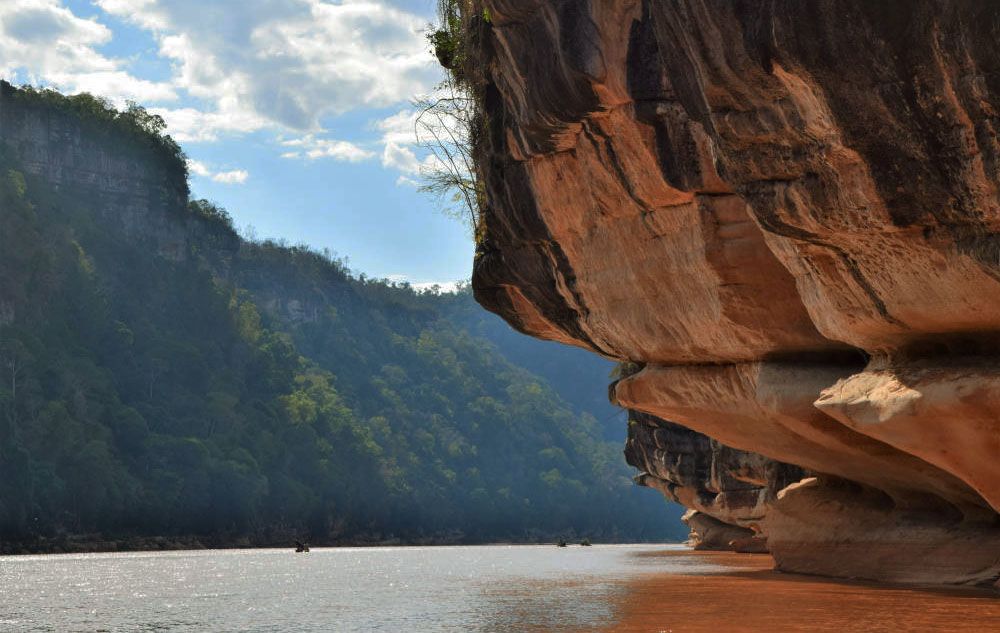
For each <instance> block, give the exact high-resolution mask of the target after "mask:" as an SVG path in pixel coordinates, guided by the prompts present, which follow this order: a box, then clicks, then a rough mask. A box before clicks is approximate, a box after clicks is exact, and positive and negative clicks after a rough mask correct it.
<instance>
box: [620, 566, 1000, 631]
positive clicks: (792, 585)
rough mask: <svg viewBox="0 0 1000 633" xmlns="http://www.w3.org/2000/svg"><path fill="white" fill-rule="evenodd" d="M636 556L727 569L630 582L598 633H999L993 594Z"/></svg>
mask: <svg viewBox="0 0 1000 633" xmlns="http://www.w3.org/2000/svg"><path fill="white" fill-rule="evenodd" d="M638 555H640V556H644V557H650V556H652V557H655V558H659V559H661V560H664V561H674V560H677V559H690V558H697V559H698V560H699V561H701V562H711V563H715V564H717V565H719V566H724V567H728V568H730V570H729V571H727V572H725V573H722V574H718V573H711V574H673V573H660V574H655V575H652V576H647V577H643V578H633V579H631V580H629V581H628V582H627V583H626V587H624V588H623V590H622V592H621V593H620V594H619V595H618V598H617V602H616V605H615V616H616V617H615V619H614V621H613V622H611V623H609V624H608V625H607V626H605V627H604V628H603V630H604V631H609V632H610V631H614V632H615V633H627V632H633V631H634V632H637V633H638V632H643V633H646V632H657V633H659V632H662V633H668V632H670V633H721V632H725V633H751V632H752V633H757V632H760V631H782V632H785V631H788V632H796V631H802V632H809V633H825V632H831V633H833V632H837V633H853V632H857V633H879V632H885V633H896V632H899V631H913V632H918V631H919V632H921V633H925V632H931V631H948V632H951V631H955V632H961V631H968V632H970V633H972V632H976V633H987V632H994V631H996V632H1000V599H998V598H1000V597H998V594H996V593H994V592H992V591H984V590H976V589H960V588H914V587H898V586H885V585H875V584H869V583H859V582H846V581H833V580H829V579H822V578H816V577H811V576H801V575H797V574H781V573H777V572H774V571H771V559H770V557H769V556H759V555H758V556H753V555H746V554H742V555H741V554H730V553H722V552H698V553H694V552H677V551H673V552H658V553H648V552H642V553H639V554H638ZM668 566H669V565H668Z"/></svg>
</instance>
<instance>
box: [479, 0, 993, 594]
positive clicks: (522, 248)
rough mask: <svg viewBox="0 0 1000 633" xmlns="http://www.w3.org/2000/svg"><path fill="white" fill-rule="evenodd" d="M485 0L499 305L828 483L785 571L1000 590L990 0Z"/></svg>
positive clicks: (490, 242)
mask: <svg viewBox="0 0 1000 633" xmlns="http://www.w3.org/2000/svg"><path fill="white" fill-rule="evenodd" d="M482 8H484V9H486V10H487V11H486V13H487V14H488V15H489V24H488V25H487V28H486V29H485V33H484V35H483V37H482V41H481V42H480V47H479V50H477V51H476V54H477V55H479V57H480V58H481V59H480V60H479V61H480V62H481V67H482V68H485V69H486V78H485V82H484V85H482V86H480V87H479V89H480V90H481V91H482V97H483V99H482V100H483V103H484V109H485V112H484V113H483V114H484V117H483V119H484V124H485V126H486V134H485V135H484V137H483V141H482V142H481V143H480V146H479V147H477V152H478V155H479V170H480V173H481V175H482V179H483V182H484V185H485V190H486V201H487V202H486V208H485V210H484V217H483V221H484V225H485V233H484V237H483V240H482V243H481V245H480V248H479V251H478V252H477V258H476V264H475V270H474V276H473V286H474V289H475V292H476V297H477V299H478V300H479V301H480V303H482V304H483V305H484V306H486V307H487V308H488V309H490V310H493V311H495V312H497V313H498V314H500V315H502V316H503V317H504V318H506V319H507V320H508V321H509V322H510V323H511V324H512V325H514V326H515V327H516V328H518V329H520V330H522V331H524V332H526V333H528V334H531V335H534V336H539V337H542V338H548V339H552V340H558V341H562V342H565V343H569V344H573V345H578V346H581V347H585V348H588V349H592V350H594V351H596V352H598V353H600V354H603V355H605V356H607V357H610V358H616V359H621V360H628V361H632V362H635V363H638V364H640V365H641V367H642V369H641V371H638V372H637V373H635V374H633V375H631V376H628V377H626V378H624V379H622V380H620V381H619V382H618V383H616V384H615V385H614V386H613V388H612V390H613V396H614V398H615V399H616V400H617V402H618V403H619V404H621V405H622V406H625V407H628V408H629V409H633V410H636V411H643V412H646V413H649V414H652V415H654V416H656V417H658V418H661V419H665V420H671V421H673V422H676V423H678V424H680V425H683V426H684V427H686V428H688V429H691V430H693V431H696V432H698V433H701V434H704V435H706V436H708V437H710V438H713V439H714V440H717V441H718V442H721V443H723V444H724V445H726V446H729V447H732V448H733V449H737V450H740V451H748V452H753V453H759V454H760V455H763V456H766V457H767V458H770V459H771V460H776V461H778V462H783V463H787V464H794V465H796V466H799V467H801V468H803V469H805V470H807V471H809V472H810V473H811V474H813V475H814V476H813V477H810V478H808V479H805V480H803V481H802V482H799V483H795V484H793V485H791V486H788V487H786V488H785V489H784V490H782V491H781V492H780V493H775V494H774V500H773V503H769V506H768V507H769V509H768V511H767V512H766V516H765V517H764V518H763V520H762V522H761V530H762V531H763V533H764V534H765V535H766V537H767V542H768V548H769V549H770V551H771V552H772V554H773V555H774V557H775V560H776V562H777V565H778V567H779V568H781V569H786V570H794V571H801V572H809V573H817V574H826V575H833V576H848V577H861V578H869V579H875V580H891V581H918V582H949V583H983V582H991V581H994V580H996V579H997V578H998V577H1000V520H998V513H997V511H998V509H1000V467H998V464H1000V390H998V388H997V387H998V382H997V380H998V377H997V374H998V371H1000V370H998V369H997V367H998V366H1000V363H998V361H1000V195H998V190H1000V140H998V138H997V130H998V128H1000V6H998V5H995V4H993V3H980V2H973V1H971V0H959V1H956V2H945V1H944V0H938V1H933V0H915V1H913V2H878V3H873V2H865V1H863V0H826V1H824V2H810V3H802V2H794V1H792V0H774V1H772V2H767V3H763V2H750V1H743V0H729V1H723V0H718V1H704V0H702V1H698V0H690V1H686V0H679V1H677V2H653V1H650V0H646V1H643V0H604V1H598V0H579V1H570V0H563V1H556V2H550V1H542V0H483V7H482ZM642 433H647V431H642ZM647 435H648V433H647ZM651 437H652V440H653V442H654V444H655V437H656V433H655V430H654V431H653V433H652V436H651ZM649 439H650V438H649V437H645V439H643V440H641V441H643V442H647V441H648V440H649ZM696 444H697V445H698V446H699V447H700V448H698V449H697V450H698V451H702V450H705V444H704V442H701V443H696ZM710 446H711V444H709V447H710ZM706 459H707V458H706ZM654 461H655V460H654ZM643 463H646V462H643ZM648 465H649V466H650V467H651V468H652V467H654V466H655V464H653V463H649V464H648ZM661 466H662V464H661ZM654 470H655V468H654ZM668 470H669V469H668ZM696 470H697V469H696ZM646 472H647V474H650V475H654V472H653V471H651V470H648V469H646ZM661 474H663V475H664V476H663V477H659V476H657V479H658V480H659V481H671V480H670V478H669V477H667V476H666V475H668V474H669V473H668V472H667V471H662V472H661ZM698 479H699V481H705V480H704V478H701V477H699V478H698ZM672 485H677V482H672ZM699 486H701V485H700V484H699ZM682 487H683V486H682ZM702 488H704V486H701V487H698V486H695V487H692V492H691V496H690V499H691V500H689V501H688V502H685V503H686V504H687V505H688V506H689V507H692V508H695V509H698V510H699V511H701V509H700V508H698V507H697V506H698V504H701V503H702V502H701V496H699V495H698V494H696V493H695V491H697V490H701V489H702ZM663 489H664V490H665V491H667V492H668V494H670V495H674V496H677V493H676V492H671V490H672V489H671V488H670V487H669V486H667V487H664V488H663ZM719 492H720V493H721V491H719ZM685 494H687V493H685ZM678 498H679V497H678ZM706 515H707V516H713V515H711V514H710V513H706ZM723 521H725V520H724V519H723Z"/></svg>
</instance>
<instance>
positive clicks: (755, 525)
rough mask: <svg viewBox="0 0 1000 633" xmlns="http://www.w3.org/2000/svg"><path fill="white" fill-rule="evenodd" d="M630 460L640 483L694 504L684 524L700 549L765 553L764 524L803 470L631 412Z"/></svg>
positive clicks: (627, 452) (676, 500)
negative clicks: (778, 495)
mask: <svg viewBox="0 0 1000 633" xmlns="http://www.w3.org/2000/svg"><path fill="white" fill-rule="evenodd" d="M625 459H626V460H627V461H628V463H629V464H630V465H632V466H635V467H636V468H637V469H638V470H639V475H637V476H636V483H638V484H640V485H643V486H649V487H651V488H655V489H657V490H659V491H660V492H662V493H663V495H664V496H665V497H667V498H668V499H670V500H671V501H675V502H677V503H679V504H681V505H683V506H685V507H687V508H690V510H689V511H688V513H687V514H685V515H684V517H683V518H684V522H685V523H687V525H688V527H689V528H690V529H691V537H690V542H691V544H692V545H694V547H695V549H721V550H730V549H735V550H738V551H761V550H763V549H764V541H763V534H762V532H761V524H762V522H763V521H764V518H765V516H766V515H767V511H768V508H769V506H770V505H771V504H772V503H774V501H775V497H776V496H777V493H778V491H780V490H782V489H783V488H785V487H786V486H788V485H789V484H791V483H795V482H797V481H799V480H800V479H802V478H803V477H804V476H805V473H804V472H803V471H802V469H801V468H799V467H797V466H792V465H790V464H783V463H781V462H777V461H775V460H773V459H769V458H767V457H764V456H763V455H759V454H757V453H748V452H746V451H739V450H736V449H733V448H730V447H728V446H725V445H724V444H721V443H719V442H718V441H716V440H713V439H711V438H709V437H708V436H706V435H702V434H701V433H696V432H695V431H692V430H690V429H688V428H685V427H683V426H681V425H679V424H673V423H671V422H667V421H665V420H661V419H659V418H657V417H655V416H652V415H649V414H648V413H642V412H639V411H630V412H629V425H628V439H627V440H626V443H625Z"/></svg>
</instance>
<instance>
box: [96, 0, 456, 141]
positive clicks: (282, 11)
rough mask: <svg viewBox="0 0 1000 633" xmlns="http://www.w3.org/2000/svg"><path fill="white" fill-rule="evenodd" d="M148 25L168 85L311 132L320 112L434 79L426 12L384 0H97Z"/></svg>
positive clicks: (384, 97) (375, 102)
mask: <svg viewBox="0 0 1000 633" xmlns="http://www.w3.org/2000/svg"><path fill="white" fill-rule="evenodd" d="M96 4H97V5H98V6H100V7H101V8H102V9H103V10H104V11H106V12H108V13H110V14H113V15H116V16H119V17H121V18H123V19H126V20H129V21H131V22H133V23H134V24H137V25H138V26H140V27H142V28H145V29H148V30H150V31H152V32H154V34H155V35H156V37H157V40H158V42H159V47H160V54H161V55H162V56H164V57H166V58H169V59H170V60H172V62H173V63H174V65H175V72H176V76H175V78H174V83H175V85H176V86H177V87H178V88H181V89H183V90H185V91H186V92H187V93H188V94H190V95H192V96H194V97H197V98H200V99H202V100H204V101H205V102H206V103H210V104H211V105H212V107H213V109H214V111H216V112H218V113H220V114H223V115H226V116H241V117H244V118H246V119H247V120H249V119H252V118H259V119H263V120H265V121H267V122H269V123H271V124H273V125H277V126H281V127H285V128H290V129H294V130H302V131H309V132H317V131H319V130H320V129H321V124H320V121H321V119H322V118H323V117H324V116H326V115H335V114H340V113H343V112H346V111H349V110H352V109H357V108H363V107H383V106H387V105H392V104H393V103H398V102H399V101H401V100H404V99H406V98H408V97H409V96H410V95H413V94H417V93H419V92H426V91H427V90H428V89H429V88H430V87H431V86H432V85H433V84H434V83H435V82H436V81H437V80H438V78H439V72H440V71H439V70H438V69H437V67H436V63H435V62H434V59H433V56H432V55H431V54H430V52H429V51H428V46H427V42H426V39H425V37H424V34H423V32H422V31H423V28H424V27H425V25H426V19H425V18H422V17H419V16H417V15H414V14H412V13H409V12H406V11H403V10H400V9H397V8H395V7H393V6H391V5H390V4H388V3H386V2H385V1H384V0H346V1H344V2H340V3H336V4H334V3H330V2H326V1H323V0H213V1H212V2H209V3H206V2H204V0H170V1H169V2H167V1H166V0H140V1H139V2H129V1H127V0H96Z"/></svg>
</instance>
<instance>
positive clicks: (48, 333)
mask: <svg viewBox="0 0 1000 633" xmlns="http://www.w3.org/2000/svg"><path fill="white" fill-rule="evenodd" d="M39 98H42V99H44V98H47V97H45V95H44V94H42V96H40V97H39ZM60 103H61V102H60ZM73 103H75V104H77V105H76V106H74V107H79V108H81V109H84V110H85V111H87V112H91V110H90V109H92V113H91V115H92V116H94V117H95V118H96V117H101V116H110V115H109V114H108V111H107V109H106V108H105V107H104V106H103V105H101V103H100V102H99V101H90V100H88V99H85V98H81V99H78V100H76V101H74V102H73ZM88 108H89V109H88ZM129 111H131V110H128V111H126V112H129ZM129 116H130V117H132V119H133V122H134V125H135V126H137V127H141V128H143V129H144V130H146V132H145V133H148V134H159V133H162V127H161V126H160V123H159V121H158V120H157V119H155V118H150V117H145V116H144V115H142V114H141V113H139V112H133V113H132V114H131V115H129ZM114 120H117V118H115V119H114ZM0 174H4V176H3V177H2V178H0V253H2V258H0V297H3V298H4V299H5V300H8V301H10V302H11V305H14V306H15V312H14V313H13V317H12V318H7V319H4V320H2V321H0V540H2V539H7V540H9V539H14V540H19V541H27V540H30V539H32V538H35V537H37V536H39V535H46V536H53V535H58V534H62V533H66V532H69V533H89V532H103V533H106V534H115V535H129V534H140V535H142V534H145V535H148V534H165V535H185V534H195V535H208V536H212V537H214V538H222V539H225V538H229V539H232V540H235V539H237V538H248V539H250V540H251V542H254V543H270V542H283V541H285V540H287V538H288V537H289V536H290V535H297V536H305V537H308V538H310V539H311V540H313V541H314V542H343V541H359V540H361V541H364V540H368V541H371V540H380V539H388V538H403V539H409V540H419V539H428V538H445V537H447V538H451V539H459V540H465V541H484V540H502V539H517V540H523V539H536V538H542V537H545V536H547V535H553V534H566V535H567V536H569V535H572V534H574V533H576V534H583V533H585V534H589V535H591V536H593V537H599V538H602V539H623V538H627V539H640V538H656V537H662V536H664V535H665V530H666V529H668V528H667V526H668V524H667V519H668V516H669V515H668V514H667V513H666V512H665V509H664V506H663V504H662V502H660V501H659V499H653V498H651V497H643V493H642V492H640V491H637V490H636V489H634V488H633V487H632V486H631V483H630V482H629V478H628V471H627V469H626V468H625V466H624V464H623V463H622V460H621V457H620V448H619V447H618V446H616V445H615V444H613V443H611V442H607V441H605V440H604V438H603V437H602V435H603V429H602V427H601V425H600V424H599V423H598V421H597V420H596V419H595V418H594V417H593V416H591V415H589V414H588V413H586V412H585V411H584V410H585V409H586V410H592V409H590V407H589V404H583V405H581V404H580V402H574V401H573V399H574V397H575V396H574V391H573V389H572V388H571V387H570V386H565V387H563V388H561V391H560V393H562V394H563V395H565V396H566V398H568V400H567V399H564V398H563V397H561V396H560V395H559V394H557V393H556V392H555V391H554V390H553V388H552V386H551V384H552V383H550V381H549V380H548V379H547V378H546V377H545V376H542V375H538V374H536V373H532V372H530V371H528V370H526V369H525V368H524V367H523V366H522V365H524V364H527V365H535V366H538V367H542V368H543V369H544V364H543V363H541V362H539V361H538V360H537V359H535V360H532V358H533V357H536V356H537V357H539V358H541V357H546V356H547V355H548V354H549V352H548V351H547V348H545V347H544V345H545V344H543V343H537V345H539V346H542V347H535V348H530V349H529V348H527V347H526V348H519V347H518V346H517V345H513V344H508V342H507V340H506V339H504V338H503V337H504V336H507V334H503V333H501V328H502V332H507V331H509V328H506V326H503V325H501V324H500V323H499V321H498V320H497V319H496V318H495V317H493V316H492V315H489V314H487V313H485V312H484V311H482V310H480V309H479V308H478V307H477V306H475V304H474V302H473V300H472V297H471V293H469V292H468V291H467V290H466V291H464V292H461V293H459V294H457V295H437V294H433V293H420V292H416V291H414V290H413V289H412V288H410V287H408V286H406V285H395V284H390V283H388V282H385V281H380V280H372V279H368V278H365V277H364V276H361V277H359V278H354V277H353V276H351V275H350V274H349V273H348V272H347V270H346V268H345V267H344V265H343V263H342V262H340V261H338V260H336V259H334V258H333V257H331V256H330V255H329V254H328V253H327V254H320V253H315V252H312V251H309V250H308V249H306V248H303V247H288V246H283V245H281V244H277V243H274V242H262V243H252V242H241V241H240V240H239V239H238V238H237V237H236V236H235V233H234V232H233V231H232V222H231V219H230V217H229V215H228V213H226V212H225V210H224V209H221V208H220V207H218V206H216V205H214V204H212V203H209V202H207V201H203V200H197V201H193V202H191V203H190V204H189V205H187V207H186V208H180V209H176V210H175V211H176V213H174V212H171V214H170V215H169V217H168V220H169V221H171V222H176V223H178V224H179V225H182V226H184V227H185V228H186V229H187V230H188V231H189V233H188V235H189V238H190V239H189V251H188V252H187V253H186V254H185V257H183V258H179V259H176V260H174V259H165V258H163V257H161V256H159V255H158V254H157V253H156V252H155V250H151V249H149V248H147V247H145V246H143V245H142V244H141V243H140V242H138V241H136V240H135V239H132V238H131V237H130V236H127V235H125V234H124V233H123V232H122V229H121V228H120V227H118V226H116V225H114V224H107V223H100V222H97V221H95V220H94V218H97V217H100V216H99V214H98V213H97V211H98V208H99V206H100V204H101V201H100V200H98V199H96V197H95V198H93V199H91V198H88V197H87V196H81V195H79V194H78V193H74V192H69V191H56V190H53V189H52V188H49V187H47V185H46V184H45V183H43V182H40V181H38V180H37V179H33V178H32V177H25V176H24V175H23V174H22V172H21V170H20V169H19V167H18V165H16V164H13V163H11V162H10V161H8V160H6V159H0ZM2 308H3V305H0V316H3V314H4V313H3V311H2ZM524 340H525V341H527V340H528V339H524ZM532 344H534V343H532ZM498 345H502V346H503V348H504V350H507V351H506V352H504V351H501V348H500V347H498ZM505 353H507V354H511V356H510V357H508V356H506V355H505ZM515 356H516V357H517V359H518V360H512V359H514V358H515ZM586 362H590V361H584V363H583V365H582V366H585V363H586ZM577 364H580V363H577ZM591 367H592V369H593V374H594V375H596V376H598V377H601V376H603V374H604V373H605V372H606V368H605V366H604V364H603V363H602V362H601V361H599V360H596V359H595V360H594V361H593V364H592V365H591ZM545 371H549V370H547V369H546V370H545ZM557 373H559V372H558V371H557V370H554V371H551V374H552V375H555V374H557ZM598 379H600V378H598ZM581 402H582V400H581Z"/></svg>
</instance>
